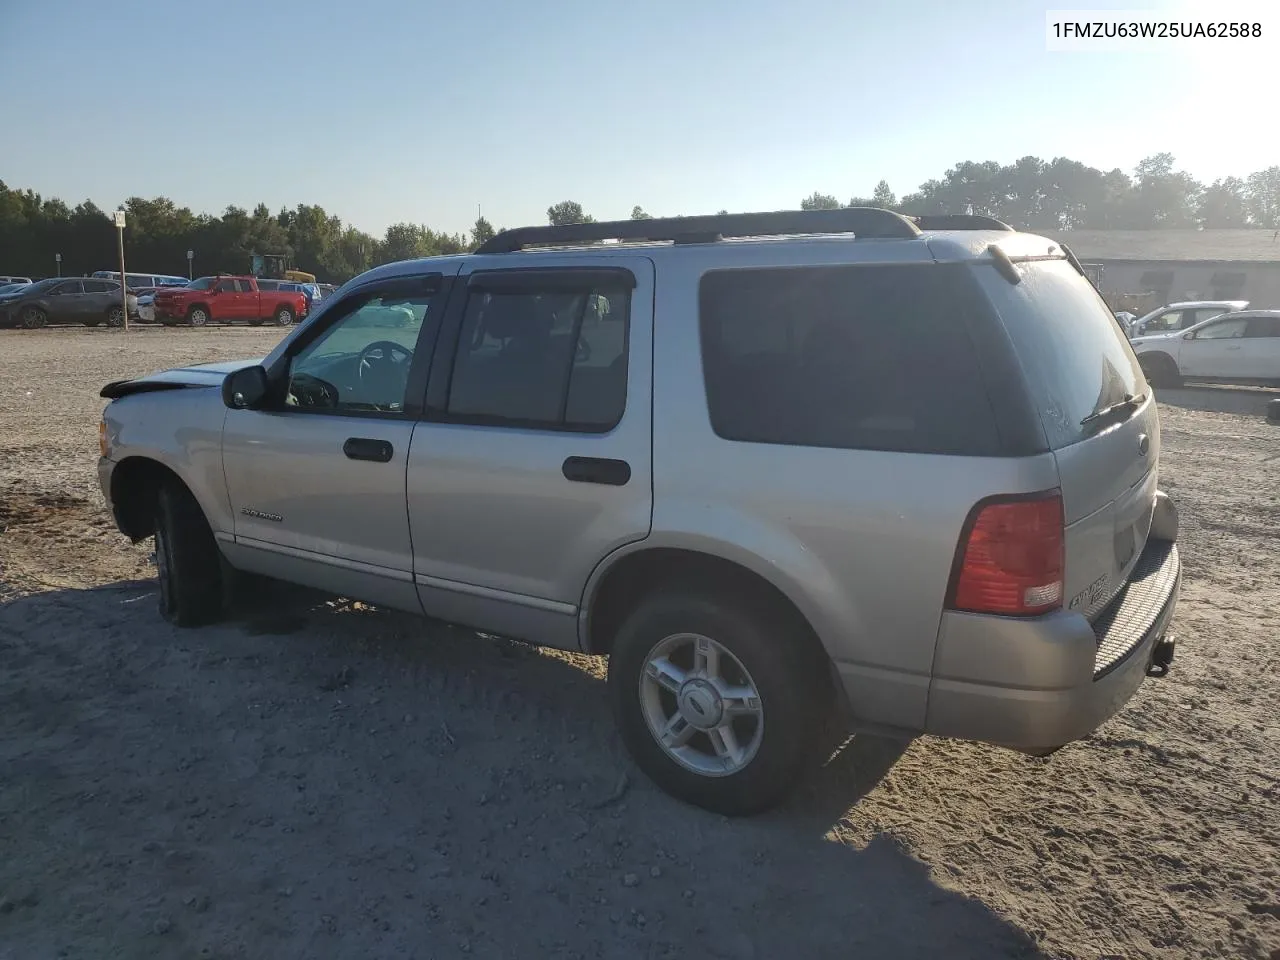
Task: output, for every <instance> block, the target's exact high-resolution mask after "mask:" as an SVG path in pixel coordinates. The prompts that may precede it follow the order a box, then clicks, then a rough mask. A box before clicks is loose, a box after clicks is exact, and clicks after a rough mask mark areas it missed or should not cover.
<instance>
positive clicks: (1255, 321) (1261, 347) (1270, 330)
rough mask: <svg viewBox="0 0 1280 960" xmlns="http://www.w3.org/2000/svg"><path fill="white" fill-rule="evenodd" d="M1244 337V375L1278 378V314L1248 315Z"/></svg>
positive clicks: (1279, 371)
mask: <svg viewBox="0 0 1280 960" xmlns="http://www.w3.org/2000/svg"><path fill="white" fill-rule="evenodd" d="M1244 337H1245V342H1244V357H1245V359H1244V368H1245V370H1246V373H1245V377H1246V378H1247V379H1249V380H1280V315H1274V316H1264V317H1250V318H1249V326H1248V328H1247V329H1246V330H1245V333H1244Z"/></svg>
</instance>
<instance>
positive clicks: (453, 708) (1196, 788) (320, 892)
mask: <svg viewBox="0 0 1280 960" xmlns="http://www.w3.org/2000/svg"><path fill="white" fill-rule="evenodd" d="M276 336H278V331H270V330H248V329H245V330H238V329H237V330H229V329H223V330H201V331H187V330H136V331H134V332H132V333H129V334H127V335H126V334H124V333H122V332H119V331H106V330H84V331H78V330H67V331H36V332H30V333H28V332H23V331H15V332H5V333H3V334H0V958H4V960H9V958H14V960H40V958H55V957H56V958H99V957H124V958H133V957H138V958H142V957H147V958H153V957H154V958H167V957H174V958H178V957H181V958H190V957H202V958H209V957H264V958H272V960H275V958H291V957H352V958H356V957H359V958H367V957H418V958H428V957H442V958H443V957H502V958H507V957H511V958H517V957H519V958H526V957H543V956H546V957H607V958H615V957H616V958H623V957H626V958H637V960H650V958H655V957H686V956H689V957H692V956H704V957H731V958H791V957H806V958H809V957H811V958H826V957H842V958H855V957H856V958H879V957H883V958H894V960H897V958H911V957H920V958H925V957H929V958H934V957H945V958H966V957H972V958H988V957H1025V958H1035V957H1080V958H1102V957H1125V958H1134V957H1155V958H1182V957H1214V958H1270V960H1276V958H1280V804H1278V803H1277V789H1278V788H1280V736H1278V735H1277V734H1278V733H1280V722H1278V720H1277V715H1278V713H1280V711H1278V710H1277V703H1278V702H1280V700H1278V698H1277V693H1276V669H1277V665H1278V664H1277V652H1278V651H1280V604H1278V603H1277V599H1278V598H1280V548H1278V546H1280V539H1278V536H1280V481H1278V480H1277V474H1278V472H1280V427H1271V426H1268V425H1267V424H1266V422H1265V421H1264V420H1263V419H1261V418H1260V417H1258V416H1242V415H1236V414H1226V413H1214V412H1208V411H1206V410H1204V409H1195V408H1196V407H1209V408H1212V407H1213V405H1214V404H1213V402H1212V398H1211V394H1206V392H1205V391H1198V392H1197V391H1184V392H1180V393H1179V394H1178V395H1176V396H1175V395H1173V394H1170V395H1169V396H1168V397H1167V398H1162V399H1168V400H1172V401H1174V402H1176V403H1177V404H1179V405H1174V403H1165V404H1163V410H1162V414H1163V417H1164V428H1165V434H1164V435H1165V459H1164V463H1163V469H1164V472H1165V475H1166V479H1165V481H1164V484H1163V485H1164V486H1165V488H1166V489H1168V490H1169V491H1170V493H1171V494H1172V495H1173V497H1174V498H1175V499H1176V500H1177V502H1178V503H1179V505H1180V508H1181V512H1182V524H1183V525H1182V531H1183V533H1182V540H1183V545H1184V546H1183V557H1184V562H1185V567H1186V585H1185V588H1184V593H1183V600H1182V604H1181V607H1180V609H1179V613H1178V617H1177V621H1176V631H1177V634H1178V636H1179V640H1180V645H1179V648H1178V658H1177V660H1176V662H1175V664H1174V669H1173V671H1172V673H1171V675H1170V676H1169V677H1168V678H1167V679H1164V680H1159V681H1154V680H1153V681H1149V682H1147V683H1146V684H1145V685H1144V686H1143V688H1142V689H1141V691H1140V692H1139V693H1138V695H1137V696H1136V698H1135V699H1134V700H1133V701H1132V702H1131V703H1130V704H1129V706H1128V707H1127V708H1126V709H1125V710H1124V711H1123V713H1121V714H1120V715H1119V716H1118V717H1116V718H1115V719H1113V720H1112V721H1110V722H1109V723H1107V724H1106V725H1105V726H1104V727H1103V728H1102V729H1101V730H1099V731H1098V732H1097V733H1096V734H1095V735H1094V736H1093V737H1091V738H1089V739H1088V740H1087V741H1085V742H1082V743H1079V744H1075V745H1073V746H1071V747H1068V748H1066V749H1064V750H1062V751H1060V752H1059V753H1058V754H1056V755H1054V756H1053V757H1050V758H1048V759H1044V760H1038V759H1031V758H1027V757H1023V756H1019V755H1016V754H1013V753H1008V752H1005V751H1001V750H996V749H993V748H988V747H983V746H977V745H971V744H964V743H948V742H943V741H937V740H931V739H927V738H925V739H921V740H918V741H916V742H913V743H911V744H894V743H891V742H887V741H883V740H874V739H869V738H854V739H853V740H852V741H851V742H850V743H849V744H847V745H846V746H845V748H844V749H843V750H842V751H841V752H840V753H838V754H837V755H836V757H834V758H833V760H832V761H831V762H830V763H829V764H828V765H827V767H826V768H825V769H824V770H822V771H821V773H820V774H819V775H818V776H817V777H816V778H815V779H814V780H813V782H811V783H809V784H807V785H805V787H804V788H803V789H802V790H801V791H800V793H799V794H798V795H797V796H796V797H795V799H794V800H793V801H791V802H790V803H789V804H788V805H787V806H786V807H785V808H784V809H781V810H779V811H777V812H775V813H771V814H769V815H766V816H763V817H759V818H755V819H751V820H745V821H728V820H725V819H722V818H719V817H716V816H712V815H709V814H706V813H703V812H701V811H698V810H695V809H691V808H689V807H685V806H683V805H681V804H679V803H677V802H676V801H674V800H671V799H669V798H668V797H667V796H665V795H664V794H662V793H660V792H658V790H657V789H656V788H654V787H653V786H652V785H651V784H650V783H649V782H648V781H646V780H644V779H643V778H642V777H641V776H640V775H639V774H638V773H637V772H636V771H635V770H634V769H633V768H632V766H631V765H630V763H629V761H628V759H627V758H626V756H625V754H624V752H623V750H622V747H621V745H620V743H619V741H618V738H617V737H616V736H615V734H614V732H613V727H612V723H611V721H610V718H609V716H608V711H607V709H606V706H605V701H604V697H603V690H602V684H601V678H602V676H603V669H604V665H603V663H602V662H601V661H599V660H597V659H596V658H591V657H581V656H569V655H563V654H555V653H549V652H544V651H537V650H534V649H531V648H527V647H525V646H523V645H520V644H516V643H511V642H506V641H500V640H495V639H489V638H482V637H478V636H476V635H474V634H470V633H467V632H466V631H462V630H459V629H455V628H449V627H444V626H439V625H432V624H427V623H423V622H419V621H415V620H413V619H410V618H408V617H404V616H400V615H395V614H389V613H384V612H379V611H375V610H371V609H368V608H364V607H361V606H359V605H354V604H345V603H340V602H337V601H327V602H326V601H323V600H316V599H314V598H308V597H305V596H292V595H289V596H278V597H273V598H267V599H266V600H263V601H260V602H259V604H258V606H257V607H256V608H255V609H254V610H250V611H249V612H248V613H247V614H246V615H245V616H244V617H242V618H241V619H240V620H239V621H238V622H234V623H230V624H226V625H222V626H218V627H211V628H206V629H202V630H194V631H179V630H175V629H174V628H172V627H169V626H168V625H166V624H165V623H163V622H162V621H161V620H160V619H159V617H158V615H157V614H156V612H155V593H156V590H155V583H154V571H153V568H152V567H151V566H150V565H149V563H148V559H147V558H148V552H149V546H147V545H143V546H139V547H131V546H129V545H128V544H127V543H125V541H124V540H123V538H122V537H120V536H119V535H118V534H116V533H115V531H114V530H113V528H112V527H111V526H110V524H109V521H108V520H107V518H106V516H105V515H104V512H103V509H102V501H101V497H100V495H99V493H98V491H97V489H96V479H95V476H94V464H95V459H96V456H97V443H96V433H97V419H98V414H99V411H100V410H101V406H102V401H101V400H99V399H98V397H97V391H98V389H99V387H100V386H101V384H102V383H104V382H105V381H107V380H110V379H114V378H118V377H122V376H127V375H131V374H138V373H142V372H147V371H150V370H154V369H158V368H163V367H169V366H173V365H176V364H180V363H190V362H198V361H206V360H215V359H224V358H234V357H252V356H259V355H261V354H263V353H265V352H266V351H267V350H268V349H269V348H270V346H271V345H272V343H273V342H274V339H275V337H276ZM1206 395H1209V396H1210V400H1209V401H1208V402H1206V400H1205V397H1206ZM1233 402H1234V401H1233Z"/></svg>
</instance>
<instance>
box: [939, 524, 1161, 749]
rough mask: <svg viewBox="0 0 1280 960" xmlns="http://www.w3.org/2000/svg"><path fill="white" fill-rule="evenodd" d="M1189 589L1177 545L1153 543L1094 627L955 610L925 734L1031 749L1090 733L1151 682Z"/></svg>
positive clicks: (945, 633)
mask: <svg viewBox="0 0 1280 960" xmlns="http://www.w3.org/2000/svg"><path fill="white" fill-rule="evenodd" d="M1181 584H1182V568H1181V563H1180V560H1179V558H1178V548H1177V545H1176V544H1175V543H1174V542H1172V541H1171V540H1149V541H1148V543H1147V546H1146V549H1145V550H1144V551H1143V554H1142V557H1141V558H1140V559H1139V561H1138V565H1137V566H1136V567H1135V569H1134V573H1133V575H1132V577H1131V578H1130V581H1129V583H1128V584H1127V585H1126V586H1125V588H1124V589H1123V590H1122V591H1121V592H1120V594H1119V595H1118V596H1117V597H1116V598H1115V600H1113V601H1112V603H1111V604H1110V605H1109V606H1108V607H1107V609H1106V610H1105V611H1103V613H1102V614H1101V615H1100V616H1099V617H1098V619H1097V621H1096V622H1095V623H1093V624H1092V625H1091V624H1090V623H1089V621H1088V620H1086V619H1085V618H1084V617H1083V616H1082V615H1080V614H1078V613H1071V612H1068V611H1059V612H1057V613H1053V614H1050V615H1048V616H1044V617H1036V618H1033V619H1027V620H1015V619H1006V618H998V617H983V616H975V615H971V614H963V613H948V614H946V615H945V616H944V617H943V622H942V629H941V631H940V632H939V636H938V649H937V656H936V659H935V664H934V671H933V680H932V682H931V684H930V689H929V704H928V710H927V718H926V722H925V732H927V733H931V734H935V735H937V736H942V737H956V738H960V739H964V740H980V741H985V742H987V743H993V744H997V745H999V746H1006V747H1012V748H1014V749H1017V750H1024V751H1028V752H1040V751H1045V750H1051V749H1054V748H1056V747H1060V746H1062V745H1064V744H1067V743H1070V742H1072V741H1073V740H1079V739H1080V738H1082V737H1085V736H1088V735H1089V734H1090V733H1092V732H1093V731H1094V730H1095V729H1097V727H1098V726H1099V725H1101V724H1102V723H1103V722H1104V721H1106V720H1107V719H1108V718H1110V717H1111V716H1113V715H1114V714H1115V713H1117V712H1118V711H1119V710H1120V708H1121V707H1123V706H1124V704H1125V703H1126V702H1127V701H1128V700H1129V698H1130V697H1132V696H1133V694H1134V692H1135V691H1136V690H1137V689H1138V687H1139V686H1140V685H1141V684H1142V681H1143V679H1144V678H1145V677H1146V676H1147V670H1148V667H1150V666H1151V662H1152V656H1153V653H1154V651H1155V648H1156V646H1157V644H1158V643H1159V642H1160V641H1161V640H1162V639H1163V638H1164V637H1165V634H1166V632H1167V631H1168V629H1169V623H1170V621H1171V620H1172V619H1173V614H1174V608H1175V607H1176V606H1177V602H1178V594H1179V591H1180V589H1181Z"/></svg>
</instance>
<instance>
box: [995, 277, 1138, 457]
mask: <svg viewBox="0 0 1280 960" xmlns="http://www.w3.org/2000/svg"><path fill="white" fill-rule="evenodd" d="M1018 272H1019V273H1020V274H1021V276H1022V279H1021V281H1020V282H1019V283H1018V284H1017V285H1016V286H1015V285H1013V284H1011V283H1009V281H1008V280H1006V279H1004V278H1003V277H1002V276H1000V275H999V274H998V273H997V272H996V271H995V270H989V269H979V270H978V274H979V278H980V279H981V281H982V284H983V287H984V289H986V291H987V294H988V295H989V296H990V297H991V301H992V303H993V305H994V306H995V308H996V310H997V312H998V313H999V314H1000V319H1001V320H1002V321H1004V325H1005V328H1006V329H1007V330H1008V332H1009V339H1010V340H1012V341H1013V346H1014V349H1015V350H1016V351H1017V353H1018V357H1019V359H1020V361H1021V363H1022V366H1023V370H1024V371H1025V373H1026V378H1027V384H1028V387H1029V388H1030V390H1031V393H1032V396H1033V398H1034V399H1035V401H1036V403H1037V405H1038V406H1039V408H1040V419H1041V422H1042V423H1043V424H1044V429H1045V433H1046V434H1047V436H1048V440H1049V445H1050V447H1052V448H1053V449H1054V450H1057V449H1060V448H1062V447H1065V446H1069V445H1070V444H1073V443H1076V442H1078V441H1080V440H1083V439H1085V437H1087V436H1088V435H1089V425H1088V419H1089V418H1090V417H1092V416H1093V414H1095V413H1098V412H1099V411H1101V410H1105V409H1106V408H1107V407H1110V406H1112V405H1114V404H1118V403H1123V402H1124V401H1125V400H1126V399H1128V398H1130V397H1135V396H1142V395H1144V394H1145V393H1146V392H1147V384H1146V378H1145V377H1144V376H1143V375H1142V370H1141V368H1140V367H1139V366H1138V359H1137V357H1136V356H1134V353H1133V348H1132V347H1131V346H1130V345H1129V341H1128V339H1126V337H1125V336H1124V334H1123V333H1122V332H1121V330H1120V327H1119V326H1118V325H1117V324H1116V321H1115V318H1114V317H1113V316H1112V315H1111V311H1110V310H1108V309H1107V305H1106V304H1105V303H1103V301H1102V298H1101V297H1099V296H1098V293H1097V291H1096V290H1095V289H1094V288H1093V286H1092V285H1091V284H1090V283H1089V281H1088V280H1086V279H1085V278H1084V277H1082V276H1081V275H1080V274H1078V273H1077V272H1076V271H1075V269H1074V268H1072V266H1071V265H1070V264H1069V263H1067V261H1065V260H1052V261H1043V262H1038V263H1021V264H1019V265H1018Z"/></svg>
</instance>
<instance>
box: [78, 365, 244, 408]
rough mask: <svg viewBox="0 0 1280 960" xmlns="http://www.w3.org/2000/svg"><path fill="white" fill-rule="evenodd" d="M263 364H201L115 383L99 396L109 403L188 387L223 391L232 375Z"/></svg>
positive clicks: (101, 391)
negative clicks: (157, 391) (230, 374)
mask: <svg viewBox="0 0 1280 960" xmlns="http://www.w3.org/2000/svg"><path fill="white" fill-rule="evenodd" d="M260 363H262V358H261V357H259V358H257V359H255V360H224V361H222V362H221V363H197V364H193V365H192V366H189V367H174V368H173V369H172V370H161V371H159V372H157V373H149V374H147V375H146V376H145V377H134V378H133V379H130V380H113V381H112V382H111V383H108V384H107V385H106V386H105V387H103V388H102V390H100V391H99V393H98V395H99V396H101V397H106V398H107V399H108V400H115V399H118V398H119V397H126V396H128V395H129V394H131V393H148V392H151V391H155V390H181V389H185V388H188V387H220V386H222V381H223V380H224V379H225V378H226V376H227V374H228V373H232V372H234V371H236V370H243V369H244V368H245V367H252V366H255V365H257V364H260Z"/></svg>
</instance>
